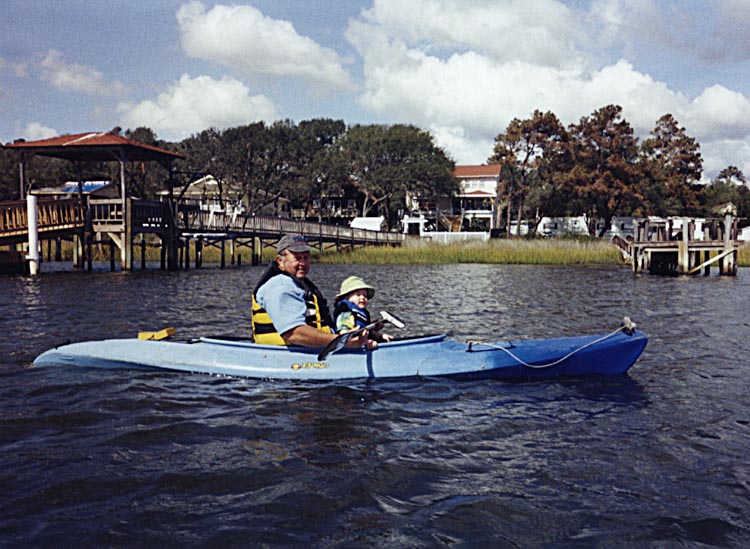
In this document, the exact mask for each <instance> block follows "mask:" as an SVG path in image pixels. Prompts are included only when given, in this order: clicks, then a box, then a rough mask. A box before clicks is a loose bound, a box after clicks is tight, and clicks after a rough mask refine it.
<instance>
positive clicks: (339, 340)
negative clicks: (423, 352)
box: [318, 311, 405, 361]
mask: <svg viewBox="0 0 750 549" xmlns="http://www.w3.org/2000/svg"><path fill="white" fill-rule="evenodd" d="M386 322H387V323H388V324H393V325H394V326H395V327H396V328H403V327H404V326H405V324H404V323H403V322H402V321H401V319H399V318H397V317H396V316H394V315H392V314H391V313H389V312H388V311H380V320H377V321H376V322H373V323H371V324H368V325H367V326H365V327H364V328H357V329H356V330H352V331H351V332H344V333H343V334H339V335H337V336H336V337H335V338H333V339H332V340H331V341H330V342H329V343H328V345H326V346H325V347H323V350H322V351H320V354H318V360H320V361H322V360H325V358H326V357H327V356H328V355H330V354H331V353H335V352H336V351H340V350H341V349H343V348H344V347H346V344H347V343H348V342H349V340H350V339H351V338H352V337H354V336H355V335H359V334H361V333H362V332H363V331H365V330H372V329H374V328H377V327H378V325H379V324H380V323H386Z"/></svg>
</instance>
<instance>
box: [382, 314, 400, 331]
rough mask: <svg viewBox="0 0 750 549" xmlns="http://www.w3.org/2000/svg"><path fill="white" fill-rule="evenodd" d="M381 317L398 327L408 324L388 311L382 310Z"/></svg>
mask: <svg viewBox="0 0 750 549" xmlns="http://www.w3.org/2000/svg"><path fill="white" fill-rule="evenodd" d="M380 318H382V319H383V322H388V323H389V324H393V325H394V326H395V327H396V328H403V327H404V326H406V324H404V323H403V322H402V320H401V319H400V318H398V317H396V316H395V315H392V314H391V313H389V312H388V311H380Z"/></svg>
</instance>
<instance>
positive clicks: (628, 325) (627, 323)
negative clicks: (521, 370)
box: [467, 316, 635, 369]
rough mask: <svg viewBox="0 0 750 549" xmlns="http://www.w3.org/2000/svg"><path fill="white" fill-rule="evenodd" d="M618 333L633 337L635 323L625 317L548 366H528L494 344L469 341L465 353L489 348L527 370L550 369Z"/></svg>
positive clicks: (509, 351)
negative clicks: (480, 347) (620, 321)
mask: <svg viewBox="0 0 750 549" xmlns="http://www.w3.org/2000/svg"><path fill="white" fill-rule="evenodd" d="M620 332H623V333H625V334H627V335H633V332H635V322H633V321H632V320H630V317H627V316H626V317H625V318H624V319H623V321H622V324H621V325H620V327H619V328H617V329H616V330H615V331H613V332H612V333H610V334H607V335H605V336H602V337H600V338H599V339H595V340H594V341H589V342H588V343H587V344H586V345H582V346H581V347H579V348H578V349H574V350H573V351H571V352H569V353H568V354H567V355H565V356H564V357H562V358H559V359H557V360H555V361H554V362H550V363H548V364H529V363H528V362H524V361H523V360H521V359H520V358H518V357H517V356H516V355H514V354H513V352H511V350H510V349H508V348H506V347H501V346H499V345H495V344H494V343H483V342H481V341H469V342H468V343H469V348H468V349H467V351H469V352H471V351H472V348H473V346H474V345H483V346H485V347H489V348H491V349H496V350H498V351H503V352H505V353H507V354H508V356H510V357H511V358H512V359H513V360H515V361H516V362H518V363H519V364H521V365H522V366H526V367H527V368H539V369H544V368H551V367H553V366H557V365H558V364H560V363H562V362H565V361H566V360H568V359H569V358H570V357H572V356H573V355H575V354H576V353H580V352H581V351H583V350H584V349H588V348H589V347H592V346H593V345H596V344H598V343H601V342H602V341H605V340H607V339H609V338H610V337H613V336H615V335H617V334H618V333H620Z"/></svg>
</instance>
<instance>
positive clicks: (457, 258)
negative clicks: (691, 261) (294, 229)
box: [42, 238, 750, 267]
mask: <svg viewBox="0 0 750 549" xmlns="http://www.w3.org/2000/svg"><path fill="white" fill-rule="evenodd" d="M150 244H151V245H150V246H148V247H147V248H146V259H147V261H159V259H160V251H159V247H158V246H157V245H156V242H152V243H150ZM92 251H93V254H94V260H99V261H102V260H108V259H109V247H108V246H94V247H93V250H92ZM47 252H48V249H47V246H46V244H44V246H43V248H42V253H43V254H44V259H45V260H47ZM195 253H196V250H195V244H194V243H193V245H192V246H191V249H190V261H191V264H194V263H195ZM226 253H227V255H226V262H227V264H229V250H228V248H227V252H226ZM237 255H240V256H241V262H242V264H243V265H249V264H250V263H251V261H252V259H251V257H250V250H249V249H248V248H241V249H239V250H238V251H237ZM275 255H276V252H275V251H274V250H273V248H266V249H264V250H263V256H262V264H265V263H268V262H269V261H271V260H273V258H274V257H275ZM72 257H73V249H72V245H71V244H70V243H69V242H63V243H62V258H63V261H70V260H71V259H72ZM115 257H116V260H117V261H119V258H120V252H119V250H116V251H115ZM140 258H141V250H140V246H138V245H136V246H135V247H134V249H133V262H134V263H138V262H140ZM220 260H221V251H220V250H219V249H217V248H215V247H204V248H203V262H204V263H219V261H220ZM313 261H316V262H320V263H332V264H335V263H339V264H373V265H429V264H450V263H498V264H517V265H521V264H524V265H621V264H622V263H623V260H622V257H621V255H620V252H619V251H618V249H617V248H616V247H615V246H613V245H612V244H611V243H609V242H608V241H605V240H595V239H591V240H589V239H580V240H579V239H557V238H554V239H552V238H550V239H535V240H526V239H511V240H506V239H497V240H494V239H493V240H490V241H488V242H461V243H456V244H433V243H430V242H426V241H413V242H409V243H407V244H406V245H404V246H402V247H395V248H392V247H379V246H378V247H375V246H372V247H367V248H358V249H356V250H354V251H353V252H342V253H339V252H336V251H327V252H325V253H323V254H322V255H318V254H317V252H313ZM737 262H738V265H739V266H740V267H748V266H750V244H743V245H741V246H740V247H739V252H738V258H737Z"/></svg>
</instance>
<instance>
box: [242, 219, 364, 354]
mask: <svg viewBox="0 0 750 549" xmlns="http://www.w3.org/2000/svg"><path fill="white" fill-rule="evenodd" d="M309 271H310V245H309V244H308V243H307V239H306V238H305V237H304V236H302V235H300V234H287V235H284V236H283V237H282V238H281V240H279V243H278V244H277V245H276V259H275V261H274V262H272V263H271V265H269V267H268V269H266V272H265V273H263V276H261V278H260V281H259V282H258V284H257V285H256V286H255V290H253V299H252V315H253V318H252V324H253V338H254V340H255V342H256V343H263V344H270V345H302V346H305V347H316V348H322V347H325V346H326V345H327V344H328V343H330V342H331V341H332V340H333V339H334V338H335V337H336V335H335V334H334V333H333V325H334V324H333V319H332V318H331V313H330V311H329V310H328V302H327V301H326V299H325V298H324V297H323V294H322V293H321V292H320V290H319V289H318V287H317V286H316V285H315V284H314V283H313V282H312V281H311V280H310V279H309V278H307V273H308V272H309ZM346 345H347V347H362V346H367V347H368V348H373V347H374V342H371V341H370V340H369V338H368V335H367V332H366V331H365V332H362V333H361V334H358V335H356V336H353V337H351V338H350V339H349V341H347V344H346Z"/></svg>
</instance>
